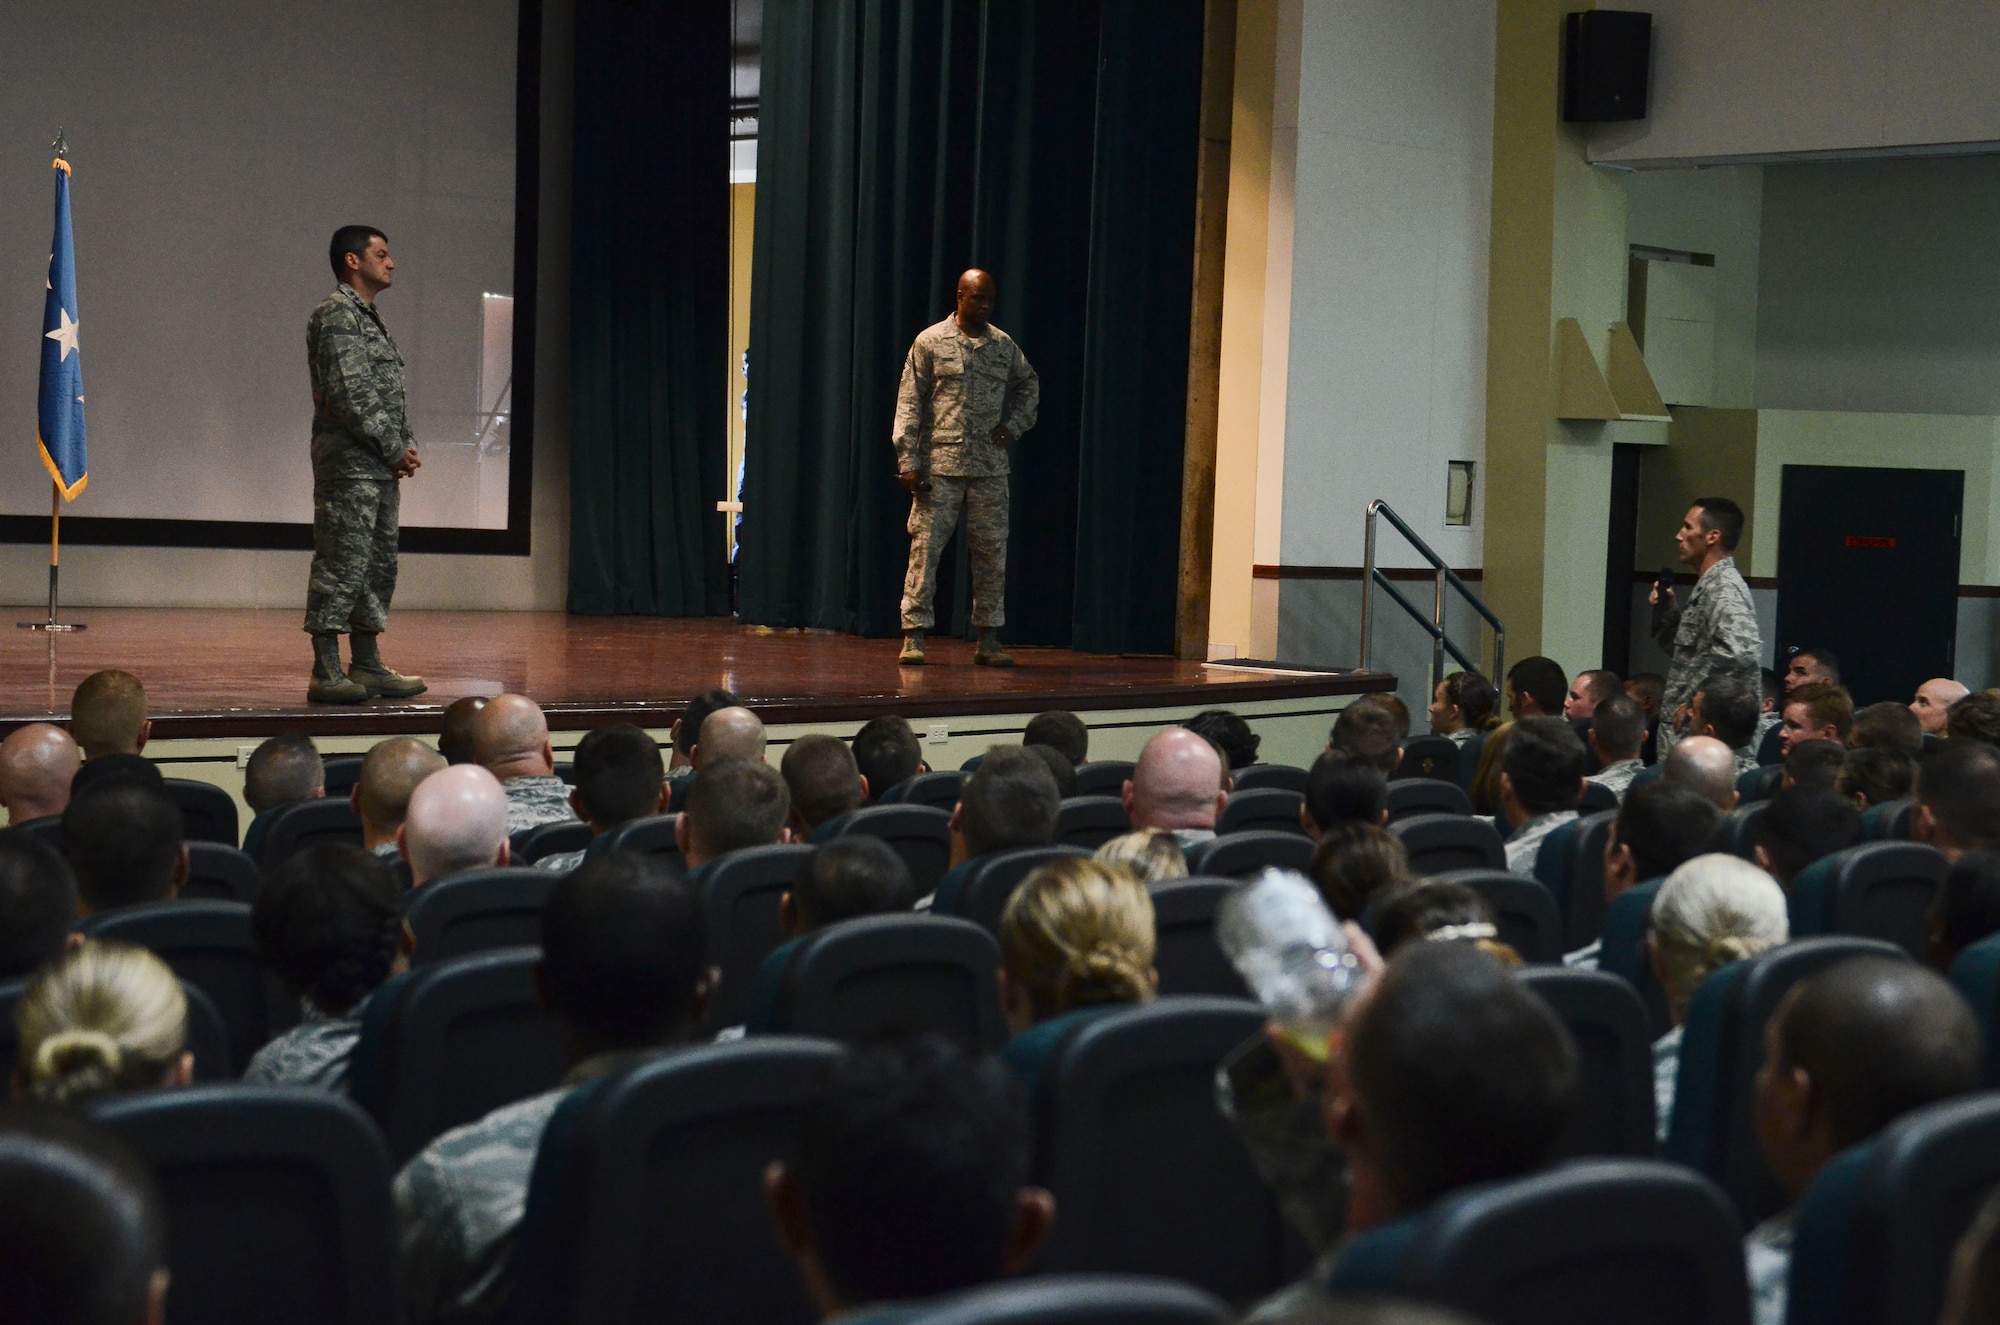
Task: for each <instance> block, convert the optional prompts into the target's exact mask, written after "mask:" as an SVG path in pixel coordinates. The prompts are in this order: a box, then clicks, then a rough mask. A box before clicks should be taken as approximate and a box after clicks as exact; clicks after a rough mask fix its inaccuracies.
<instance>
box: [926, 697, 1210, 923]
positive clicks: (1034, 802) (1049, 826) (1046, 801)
mask: <svg viewBox="0 0 2000 1325" xmlns="http://www.w3.org/2000/svg"><path fill="white" fill-rule="evenodd" d="M1189 739H1191V740H1195V741H1200V740H1201V738H1200V737H1199V736H1194V735H1193V734H1192V733H1190V734H1189ZM1203 744H1206V742H1203ZM1212 757H1214V758H1217V759H1219V758H1220V757H1219V756H1212ZM1128 785H1129V784H1128ZM1061 810H1062V795H1061V793H1060V792H1059V791H1058V790H1057V788H1056V779H1055V775H1054V774H1053V773H1051V772H1049V766H1048V765H1047V764H1045V763H1043V762H1042V760H1041V757H1040V756H1039V755H1037V754H1036V753H1035V752H1034V751H1033V750H1031V749H1028V748H1026V747H1023V746H1013V745H996V746H993V747H991V748H989V749H988V750H987V751H986V754H985V756H984V757H983V758H981V759H980V761H979V767H978V768H976V769H974V770H973V772H972V775H971V776H970V777H968V778H966V779H965V785H964V786H963V787H962V788H960V790H959V793H958V804H957V805H954V806H953V807H952V811H951V868H950V869H949V870H947V871H946V872H945V876H944V877H943V878H942V879H940V880H938V887H937V893H936V901H935V905H937V906H938V907H939V908H940V909H942V910H945V911H955V910H956V909H957V907H958V891H959V889H960V888H961V887H962V886H964V883H965V880H966V878H967V876H968V875H970V874H971V872H972V870H971V868H970V867H971V866H972V864H973V862H975V861H978V860H980V859H982V858H984V857H986V856H990V855H992V854H993V853H995V852H997V851H1009V850H1012V849H1013V848H1015V847H1045V846H1048V845H1049V844H1050V843H1052V842H1054V841H1055V840H1056V816H1057V815H1058V814H1059V813H1060V812H1061Z"/></svg>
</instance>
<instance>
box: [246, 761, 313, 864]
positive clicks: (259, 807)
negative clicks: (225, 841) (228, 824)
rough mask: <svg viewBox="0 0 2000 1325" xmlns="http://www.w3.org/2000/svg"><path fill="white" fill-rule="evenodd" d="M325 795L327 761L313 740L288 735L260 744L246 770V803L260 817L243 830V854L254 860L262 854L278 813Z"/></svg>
mask: <svg viewBox="0 0 2000 1325" xmlns="http://www.w3.org/2000/svg"><path fill="white" fill-rule="evenodd" d="M325 795H326V761H325V760H323V759H321V758H320V755H319V751H318V750H317V749H316V748H315V747H314V746H313V743H312V738H311V737H309V736H303V735H300V734H299V733H298V732H287V733H286V734H285V735H283V736H273V737H271V738H270V739H269V740H267V741H265V742H263V743H262V744H260V745H259V746H258V747H257V748H256V749H255V750H253V751H251V753H250V762H249V764H248V765H246V766H245V768H244V770H243V803H244V804H246V805H248V806H249V807H250V812H251V813H252V814H254V815H256V816H257V817H256V818H254V819H252V820H251V821H250V826H249V827H248V828H246V829H244V830H243V849H244V851H246V852H248V853H249V854H250V855H252V856H256V855H260V854H261V853H262V852H263V849H264V835H265V834H266V833H268V832H270V831H271V820H272V819H273V818H275V817H276V816H277V813H278V811H280V810H283V809H289V808H290V807H291V806H294V805H297V804H298V803H299V802H300V801H316V800H319V799H321V798H323V797H324V796H325Z"/></svg>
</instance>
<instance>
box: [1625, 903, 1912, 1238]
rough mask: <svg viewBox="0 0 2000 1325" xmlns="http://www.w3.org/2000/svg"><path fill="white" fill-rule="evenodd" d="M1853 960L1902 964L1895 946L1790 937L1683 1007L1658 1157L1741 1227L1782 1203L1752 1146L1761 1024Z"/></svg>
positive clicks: (1708, 983) (1733, 966)
mask: <svg viewBox="0 0 2000 1325" xmlns="http://www.w3.org/2000/svg"><path fill="white" fill-rule="evenodd" d="M1852 957H1888V958H1892V959H1895V960H1898V961H1902V960H1907V958H1906V957H1905V956H1904V954H1903V951H1902V949H1900V948H1898V947H1896V946H1894V945H1893V944H1889V943H1883V942H1880V941H1878V940H1875V939H1860V938H1845V937H1827V938H1811V939H1796V940H1794V941H1792V942H1790V943H1786V944H1781V945H1779V946H1778V947H1775V948H1768V949H1766V950H1765V951H1763V952H1760V953H1758V954H1757V955H1756V956H1754V957H1746V958H1744V959H1743V960H1742V961H1738V962H1731V963H1730V964H1729V965H1727V966H1724V967H1722V968H1721V969H1720V970H1718V971H1716V972H1715V973H1714V974H1712V975H1710V976H1709V977H1708V978H1707V979H1706V980H1704V981H1702V983H1701V988H1699V989H1697V990H1696V991H1695V995H1694V999H1693V1001H1692V1002H1691V1003H1690V1004H1689V1005H1688V1014H1687V1021H1686V1023H1685V1027H1684V1029H1683V1031H1682V1035H1681V1065H1680V1077H1679V1079H1678V1081H1677V1082H1676V1085H1675V1089H1674V1116H1673V1122H1672V1125H1671V1126H1670V1127H1669V1128H1668V1131H1667V1144H1666V1152H1665V1153H1666V1157H1667V1158H1668V1159H1671V1160H1674V1161H1675V1162H1677V1163H1681V1164H1685V1165H1687V1166H1688V1167H1690V1168H1693V1169H1698V1170H1700V1171H1701V1172H1703V1173H1706V1174H1708V1175H1709V1176H1710V1177H1711V1178H1713V1179H1714V1180H1715V1181H1716V1183H1717V1184H1719V1185H1720V1186H1721V1187H1722V1189H1723V1191H1724V1192H1726V1193H1727V1194H1728V1196H1729V1198H1730V1200H1731V1201H1732V1202H1734V1204H1735V1206H1736V1209H1737V1212H1738V1214H1740V1215H1741V1216H1742V1219H1743V1226H1744V1227H1745V1228H1752V1227H1755V1226H1756V1225H1757V1223H1758V1222H1759V1221H1761V1220H1763V1219H1765V1218H1767V1217H1769V1216H1770V1215H1773V1214H1775V1213H1777V1212H1778V1211H1779V1210H1781V1209H1783V1208H1784V1206H1785V1203H1786V1197H1785V1192H1784V1190H1783V1189H1782V1188H1781V1187H1779V1186H1778V1181H1777V1179H1776V1178H1774V1177H1772V1176H1771V1172H1770V1170H1769V1169H1768V1168H1766V1167H1765V1165H1764V1157H1763V1155H1762V1153H1761V1152H1760V1151H1759V1149H1758V1146H1757V1133H1756V1124H1755V1117H1754V1107H1753V1106H1754V1098H1755V1094H1756V1080H1757V1070H1758V1068H1759V1067H1761V1066H1762V1065H1763V1062H1764V1026H1765V1024H1766V1023H1767V1022H1769V1021H1770V1019H1771V1014H1772V1013H1773V1012H1775V1011H1776V1010H1777V1007H1778V1003H1779V1002H1780V1001H1781V1000H1782V999H1783V998H1784V996H1785V995H1786V994H1787V993H1788V992H1790V990H1791V988H1792V986H1793V985H1795V984H1797V983H1798V982H1799V981H1801V980H1803V979H1805V978H1806V977H1808V976H1811V975H1814V974H1817V973H1818V972H1820V971H1823V970H1825V969H1827V968H1828V967H1830V966H1833V965H1836V964H1837V963H1840V962H1844V961H1846V960H1848V959H1849V958H1852Z"/></svg>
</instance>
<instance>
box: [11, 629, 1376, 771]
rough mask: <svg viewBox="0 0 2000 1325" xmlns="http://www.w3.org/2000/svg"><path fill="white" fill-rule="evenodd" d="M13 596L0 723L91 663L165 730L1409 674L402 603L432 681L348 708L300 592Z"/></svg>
mask: <svg viewBox="0 0 2000 1325" xmlns="http://www.w3.org/2000/svg"><path fill="white" fill-rule="evenodd" d="M0 611H4V612H6V613H7V615H6V617H5V618H4V620H0V733H4V732H6V731H10V730H12V729H13V728H14V727H15V726H18V725H19V724H20V723H22V722H27V721H34V720H37V719H50V718H54V719H58V720H60V719H61V718H63V717H66V716H67V714H68V709H69V698H70V694H71V692H72V691H73V690H74V689H75V687H76V684H77V682H78V681H80V680H82V679H83V678H84V677H85V676H87V675H89V674H90V673H92V672H94V671H98V670H100V669H102V668H107V667H118V668H123V669H124V670H126V671H129V672H132V673H133V674H135V675H137V676H138V677H139V678H140V680H141V681H143V682H144V683H145V686H146V692H147V697H148V702H149V705H150V708H151V712H152V718H153V739H154V740H155V741H183V740H187V741H214V740H218V739H231V738H261V737H263V736H269V735H273V734H276V733H278V732H284V731H303V732H306V733H307V734H309V735H311V736H313V737H314V738H315V739H318V738H321V737H327V738H356V737H359V738H366V737H372V736H381V735H388V734H392V733H397V732H416V733H434V732H435V731H436V730H437V723H438V713H439V710H440V709H441V708H442V707H443V706H444V705H445V704H448V703H450V702H451V701H452V700H454V699H457V698H459V697H460V696H463V695H491V694H496V693H498V692H500V691H503V690H507V691H517V692H520V693H523V694H526V695H530V696H532V697H533V698H535V699H536V700H538V701H539V702H540V703H541V704H542V705H543V707H544V708H545V709H547V710H548V712H549V720H550V726H551V727H552V728H554V729H556V730H558V731H582V730H586V729H588V728H590V727H593V726H596V725H599V724H601V723H604V722H611V721H624V722H634V723H637V724H639V725H640V726H643V727H648V728H663V727H666V726H668V725H669V724H670V723H671V722H672V720H673V718H674V716H675V715H676V714H677V712H678V711H679V709H680V708H681V707H682V705H683V704H685V702H686V700H687V699H688V697H689V696H691V695H694V694H697V693H699V692H701V691H703V690H706V689H709V688H711V687H714V686H723V687H726V688H728V689H730V690H733V691H735V692H736V693H737V694H739V695H741V696H743V697H744V699H745V700H746V701H748V702H749V703H751V704H752V705H753V706H754V707H755V708H756V709H757V710H758V712H759V713H760V714H761V715H762V716H763V717H764V720H765V722H766V723H767V724H770V725H773V726H774V727H775V726H780V725H788V726H801V727H814V726H822V725H824V726H828V727H846V728H848V729H850V730H851V728H852V726H853V725H854V724H857V723H859V722H862V721H865V720H867V719H868V718H872V717H875V716H877V715H879V714H883V713H901V714H903V715H904V716H905V717H907V718H909V719H910V720H911V722H912V723H914V724H916V725H917V726H918V728H919V730H920V731H921V730H926V729H927V723H926V720H930V719H946V720H950V719H969V718H971V717H974V716H975V715H998V714H1019V713H1030V714H1031V713H1035V712H1039V711H1042V710H1044V709H1053V708H1066V709H1071V710H1074V711H1076V712H1079V713H1100V714H1109V713H1114V712H1117V711H1124V710H1141V711H1153V710H1159V711H1164V710H1178V709H1184V710H1186V711H1187V712H1189V713H1192V712H1193V711H1195V710H1197V709H1201V708H1214V707H1221V708H1236V709H1240V710H1241V709H1247V710H1251V711H1263V712H1268V713H1274V714H1275V713H1278V712H1286V713H1292V712H1296V713H1299V714H1301V715H1304V714H1306V713H1315V714H1322V713H1325V712H1328V711H1331V710H1333V709H1337V708H1339V707H1341V706H1342V705H1344V704H1345V703H1346V702H1347V700H1349V699H1351V698H1352V697H1353V696H1355V695H1357V694H1362V693H1365V692H1368V691H1373V690H1388V689H1392V688H1393V687H1394V684H1395V682H1394V678H1392V677H1390V676H1388V675H1386V674H1381V673H1360V672H1349V673H1340V674H1318V675H1298V674H1259V673H1256V672H1250V671H1242V670H1219V669H1214V668H1207V667H1204V666H1202V665H1201V664H1199V663H1192V662H1176V661H1174V660H1172V659H1168V658H1156V657H1129V656H1116V655H1105V654H1086V653H1075V652H1071V651H1070V650H1067V649H1051V648H1026V647H1020V648H1014V649H1013V650H1012V652H1013V654H1014V657H1015V659H1016V663H1017V665H1016V666H1015V667H1013V668H1011V669H995V668H987V667H975V666H974V665H973V663H972V645H971V644H970V643H969V642H966V641H962V640H950V639H934V640H933V641H932V642H931V648H930V656H931V663H930V665H929V666H926V667H904V668H899V667H898V666H897V665H896V648H897V644H896V641H894V640H865V639H857V638H854V637H853V636H849V635H840V634H834V633H830V632H823V631H797V630H787V631H770V630H766V629H764V628H761V627H755V626H741V625H738V624H736V623H735V622H733V621H726V620H719V619H715V618H705V619H667V618H659V617H581V616H569V615H567V614H565V613H561V612H397V613H395V614H394V616H393V617H392V618H391V621H390V629H389V633H388V634H386V635H384V636H383V637H382V651H383V655H384V656H385V657H386V658H387V659H388V660H389V663H390V665H391V666H394V667H396V668H398V669H400V670H402V671H405V672H414V673H418V674H421V675H422V676H424V677H425V678H426V679H427V680H428V681H429V683H430V691H429V693H428V694H425V695H423V696H421V697H419V698H418V699H417V700H415V701H410V702H402V703H396V702H391V701H387V700H376V701H373V702H371V703H368V704H363V705H357V706H355V707H352V708H347V707H339V708H336V707H328V706H323V705H308V704H306V702H305V685H306V675H307V669H308V666H309V664H310V650H309V648H308V643H307V637H306V635H305V633H304V632H303V631H302V630H300V629H299V614H298V613H297V612H295V611H275V610H273V611H264V610H207V609H182V608H80V609H72V610H68V611H65V613H64V616H65V618H66V619H69V620H75V621H80V622H83V623H85V624H87V626H88V627H89V628H88V629H87V630H82V631H77V632H74V633H69V634H58V635H50V634H47V633H44V632H40V631H28V630H19V629H16V628H14V626H13V622H15V621H26V620H34V619H37V618H39V617H41V616H42V615H43V610H42V609H38V608H33V607H17V608H12V609H0ZM1134 716H1137V715H1136V714H1134ZM952 725H961V726H962V725H963V724H962V723H959V724H952ZM1320 731H1321V732H1322V733H1323V732H1324V728H1323V727H1321V728H1320ZM1016 739H1018V737H1017V738H1016ZM1320 739H1322V740H1323V739H1324V736H1323V734H1322V736H1321V738H1320ZM348 744H349V742H347V741H344V740H342V741H338V742H336V743H335V744H334V745H332V746H330V747H329V748H341V747H345V746H347V745H348ZM564 744H574V741H573V740H571V741H570V742H567V743H565V742H561V741H559V742H558V745H559V746H560V745H564Z"/></svg>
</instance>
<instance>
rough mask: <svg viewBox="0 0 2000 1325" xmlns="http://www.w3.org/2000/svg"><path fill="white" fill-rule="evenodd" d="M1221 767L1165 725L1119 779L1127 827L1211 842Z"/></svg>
mask: <svg viewBox="0 0 2000 1325" xmlns="http://www.w3.org/2000/svg"><path fill="white" fill-rule="evenodd" d="M1384 720H1385V721H1386V717H1385V718H1384ZM982 767H983V765H982ZM1224 772H1225V770H1224V769H1223V767H1222V756H1221V755H1219V754H1217V753H1216V750H1215V747H1214V746H1213V745H1211V744H1209V743H1208V742H1207V741H1206V740H1204V739H1202V738H1201V737H1200V736H1197V735H1196V734H1195V733H1193V732H1191V731H1189V730H1187V729H1186V728H1185V727H1169V728H1167V729H1166V730H1165V731H1163V732H1161V733H1159V734H1158V735H1157V736H1155V737H1153V739H1152V740H1150V741H1148V742H1146V745H1145V748H1144V749H1142V750H1140V751H1139V759H1138V762H1137V763H1136V764H1134V765H1133V768H1132V777H1131V779H1130V780H1129V781H1127V782H1126V783H1125V788H1124V800H1125V813H1126V814H1128V815H1130V816H1131V818H1132V827H1133V828H1134V829H1135V830H1137V829H1141V828H1164V829H1166V830H1168V831H1169V832H1171V833H1172V834H1173V835H1174V836H1175V837H1176V838H1178V839H1179V840H1180V844H1181V847H1182V849H1186V848H1188V847H1194V846H1199V845H1201V844H1202V843H1203V842H1210V841H1213V840H1214V839H1215V821H1216V819H1217V818H1218V817H1219V816H1220V815H1221V814H1222V807H1223V806H1224V805H1226V804H1227V803H1228V802H1229V793H1228V792H1227V791H1225V790H1223V786H1222V779H1223V774H1224Z"/></svg>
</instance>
